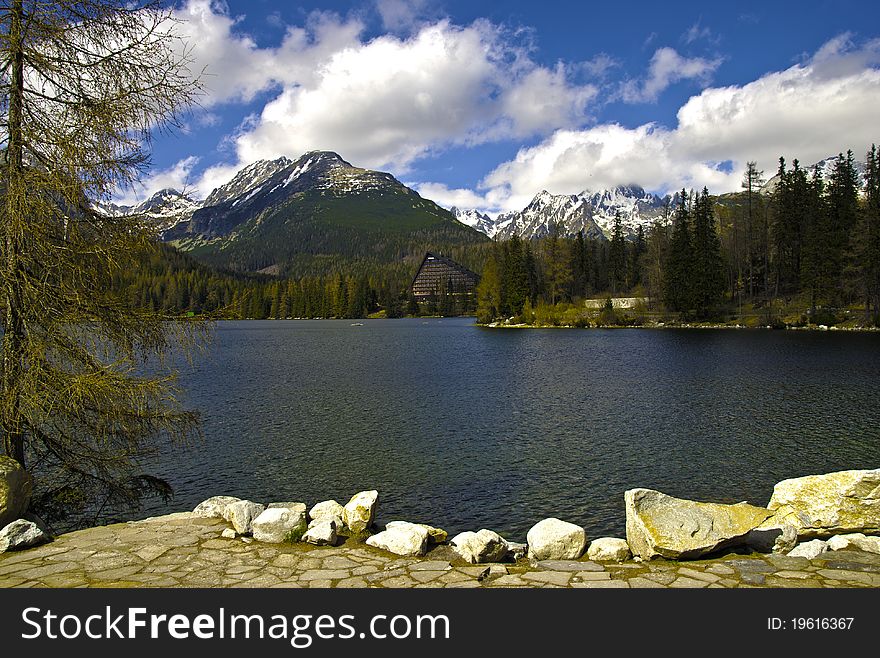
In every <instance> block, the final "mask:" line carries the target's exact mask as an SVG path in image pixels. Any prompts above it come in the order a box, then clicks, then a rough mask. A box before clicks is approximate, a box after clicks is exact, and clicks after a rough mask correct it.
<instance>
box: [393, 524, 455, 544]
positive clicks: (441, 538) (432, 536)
mask: <svg viewBox="0 0 880 658" xmlns="http://www.w3.org/2000/svg"><path fill="white" fill-rule="evenodd" d="M399 525H412V524H411V523H409V521H390V522H389V523H388V524H387V525H386V526H385V529H386V530H390V529H391V528H394V527H395V526H399ZM416 525H418V526H421V527H422V528H424V529H425V530H427V531H428V542H429V543H431V544H442V543H443V542H445V541H446V538H447V537H448V535H447V534H446V531H445V530H443V529H442V528H435V527H434V526H430V525H428V524H427V523H417V524H416Z"/></svg>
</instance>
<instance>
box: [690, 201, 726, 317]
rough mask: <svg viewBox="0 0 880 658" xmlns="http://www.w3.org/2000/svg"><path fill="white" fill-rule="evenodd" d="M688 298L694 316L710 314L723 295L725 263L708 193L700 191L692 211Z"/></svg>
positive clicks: (707, 315)
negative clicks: (691, 300) (689, 294)
mask: <svg viewBox="0 0 880 658" xmlns="http://www.w3.org/2000/svg"><path fill="white" fill-rule="evenodd" d="M692 239H693V262H692V265H691V272H692V274H691V286H690V287H691V295H692V299H693V305H694V308H695V310H696V312H697V316H698V317H701V318H706V317H709V316H711V315H712V313H713V311H714V310H715V308H716V307H717V306H718V304H719V303H720V302H721V298H722V294H723V292H724V288H725V286H724V263H723V261H722V258H721V242H720V240H719V238H718V231H717V229H716V226H715V212H714V210H713V208H712V201H711V200H710V199H709V190H707V189H706V188H703V193H702V194H698V195H697V197H696V200H695V202H694V209H693V234H692Z"/></svg>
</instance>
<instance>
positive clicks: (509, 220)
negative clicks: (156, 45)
mask: <svg viewBox="0 0 880 658" xmlns="http://www.w3.org/2000/svg"><path fill="white" fill-rule="evenodd" d="M495 221H496V224H497V227H496V232H495V236H496V237H497V238H499V239H502V240H504V239H508V238H511V237H513V235H514V234H516V235H518V236H520V237H521V238H525V239H532V238H543V237H545V236H547V235H549V234H550V231H551V228H552V227H553V226H554V225H555V226H556V228H557V230H558V232H559V234H560V235H577V234H578V233H579V232H580V231H583V232H584V237H590V238H600V237H601V235H602V229H601V228H599V226H598V225H597V224H596V222H595V221H593V209H592V208H591V207H590V204H589V202H588V201H587V200H586V199H585V198H583V197H581V196H578V195H572V196H569V195H565V194H557V195H554V194H550V193H549V192H547V191H546V190H544V191H542V192H541V193H540V194H538V195H537V196H536V197H535V198H534V199H532V202H531V203H530V204H529V205H527V206H526V207H525V208H524V209H523V210H522V211H521V212H510V213H502V214H500V215H499V216H498V217H497V218H496V220H495Z"/></svg>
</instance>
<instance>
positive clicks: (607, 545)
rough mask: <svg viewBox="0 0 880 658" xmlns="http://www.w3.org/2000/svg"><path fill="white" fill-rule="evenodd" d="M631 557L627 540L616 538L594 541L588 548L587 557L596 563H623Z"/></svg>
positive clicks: (601, 538) (602, 538)
mask: <svg viewBox="0 0 880 658" xmlns="http://www.w3.org/2000/svg"><path fill="white" fill-rule="evenodd" d="M630 555H631V553H630V551H629V544H627V543H626V540H625V539H618V538H616V537H600V538H599V539H594V540H593V541H591V542H590V545H589V547H588V548H587V557H588V558H589V559H591V560H595V561H596V562H623V561H624V560H627V559H628V558H629V557H630Z"/></svg>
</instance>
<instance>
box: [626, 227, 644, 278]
mask: <svg viewBox="0 0 880 658" xmlns="http://www.w3.org/2000/svg"><path fill="white" fill-rule="evenodd" d="M647 250H648V244H647V241H646V239H645V229H643V228H642V225H641V224H639V226H638V228H637V229H636V238H635V240H634V241H633V245H632V249H631V250H630V256H629V274H628V275H627V284H628V285H629V288H630V289H632V288H635V287H636V286H638V285H641V283H642V260H643V258H644V255H645V252H646V251H647Z"/></svg>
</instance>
